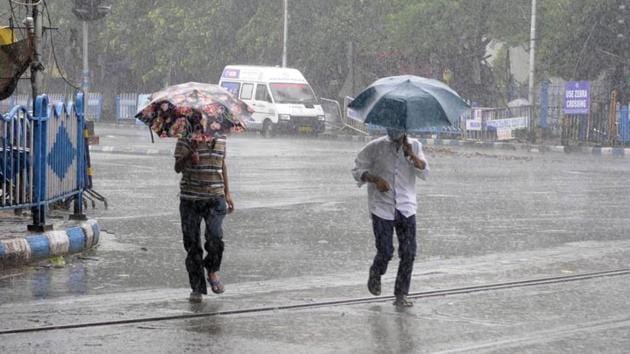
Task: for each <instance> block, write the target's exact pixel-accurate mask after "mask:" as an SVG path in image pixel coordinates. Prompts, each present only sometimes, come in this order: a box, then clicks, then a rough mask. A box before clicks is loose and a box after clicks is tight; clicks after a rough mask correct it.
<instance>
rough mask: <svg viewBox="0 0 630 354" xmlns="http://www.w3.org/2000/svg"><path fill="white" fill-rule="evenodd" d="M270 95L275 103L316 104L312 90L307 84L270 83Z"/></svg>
mask: <svg viewBox="0 0 630 354" xmlns="http://www.w3.org/2000/svg"><path fill="white" fill-rule="evenodd" d="M269 87H270V88H271V95H272V96H273V99H274V101H275V102H276V103H301V104H317V99H316V98H315V94H314V93H313V90H312V89H311V87H310V86H309V85H308V84H294V83H274V84H270V85H269Z"/></svg>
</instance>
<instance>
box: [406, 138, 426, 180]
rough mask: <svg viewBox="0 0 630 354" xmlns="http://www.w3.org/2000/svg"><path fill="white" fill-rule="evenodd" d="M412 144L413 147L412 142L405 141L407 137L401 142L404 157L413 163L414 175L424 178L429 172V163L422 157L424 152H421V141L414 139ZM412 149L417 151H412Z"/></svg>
mask: <svg viewBox="0 0 630 354" xmlns="http://www.w3.org/2000/svg"><path fill="white" fill-rule="evenodd" d="M413 145H415V146H416V148H415V149H414V146H412V144H411V143H410V142H409V141H407V139H405V141H404V142H403V152H404V154H405V157H407V158H408V159H409V162H411V163H412V164H413V167H414V168H415V173H416V176H417V177H418V178H421V179H422V180H425V179H426V178H427V175H428V173H429V164H428V163H427V159H426V158H425V157H424V153H423V152H422V143H420V142H419V141H414V143H413ZM414 150H418V151H417V152H414Z"/></svg>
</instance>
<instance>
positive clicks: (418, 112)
mask: <svg viewBox="0 0 630 354" xmlns="http://www.w3.org/2000/svg"><path fill="white" fill-rule="evenodd" d="M348 108H351V109H353V110H354V111H355V112H356V113H357V114H359V116H360V117H361V118H362V119H363V121H364V122H365V123H369V124H375V125H379V126H382V127H385V128H396V129H402V130H407V131H409V130H418V129H425V128H442V127H451V126H453V125H454V124H455V123H456V122H457V121H458V119H459V117H460V115H461V114H462V113H463V112H464V111H465V110H466V109H467V108H469V106H468V104H467V103H466V102H464V100H462V98H461V97H460V96H459V95H458V94H457V92H455V91H454V90H453V89H451V88H450V87H448V86H447V85H446V84H444V83H442V82H440V81H437V80H433V79H426V78H423V77H419V76H413V75H402V76H390V77H385V78H382V79H379V80H376V81H375V82H374V83H372V84H371V85H370V86H368V87H367V88H366V89H365V90H363V91H362V92H361V93H360V94H359V95H358V96H357V97H356V98H355V99H354V100H353V101H352V102H350V104H349V105H348Z"/></svg>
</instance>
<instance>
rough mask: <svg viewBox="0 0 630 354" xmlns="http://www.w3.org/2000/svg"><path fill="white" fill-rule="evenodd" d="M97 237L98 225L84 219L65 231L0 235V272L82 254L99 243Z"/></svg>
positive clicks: (98, 233)
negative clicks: (5, 236) (0, 270)
mask: <svg viewBox="0 0 630 354" xmlns="http://www.w3.org/2000/svg"><path fill="white" fill-rule="evenodd" d="M99 235H100V228H99V225H98V222H97V221H96V220H87V221H85V222H83V223H81V224H80V225H77V226H72V227H67V228H65V229H64V230H53V231H47V232H44V233H41V234H29V235H25V236H22V237H15V236H12V237H7V238H4V239H2V238H1V236H0V269H4V268H10V267H16V266H21V265H25V264H28V263H31V262H34V261H38V260H41V259H46V258H49V257H55V256H65V255H68V254H72V253H77V252H82V251H84V250H87V249H89V248H92V247H94V246H95V245H96V244H98V241H99Z"/></svg>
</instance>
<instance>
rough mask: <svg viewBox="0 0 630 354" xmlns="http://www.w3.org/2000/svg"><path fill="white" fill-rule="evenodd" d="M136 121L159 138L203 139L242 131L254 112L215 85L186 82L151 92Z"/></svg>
mask: <svg viewBox="0 0 630 354" xmlns="http://www.w3.org/2000/svg"><path fill="white" fill-rule="evenodd" d="M149 100H150V101H149V103H148V104H147V105H146V106H145V107H144V108H142V109H141V110H140V111H139V112H138V113H137V114H136V118H138V119H139V120H141V121H142V122H144V123H145V124H147V125H148V126H149V127H151V129H152V130H153V131H155V132H156V133H157V134H158V135H159V136H161V137H177V138H187V139H191V140H204V139H206V138H207V137H209V136H210V135H212V133H213V132H220V131H223V132H224V131H228V130H230V129H234V130H236V131H239V130H243V129H244V128H245V121H246V120H248V119H249V118H250V115H251V113H252V112H253V110H252V109H251V108H250V107H249V106H248V105H247V104H246V103H245V102H243V101H241V100H239V99H237V98H235V97H234V96H232V94H230V93H229V92H228V91H226V90H225V89H223V88H222V87H220V86H218V85H212V84H204V83H199V82H188V83H184V84H179V85H174V86H169V87H167V88H165V89H163V90H161V91H158V92H154V93H153V94H151V97H150V98H149Z"/></svg>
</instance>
